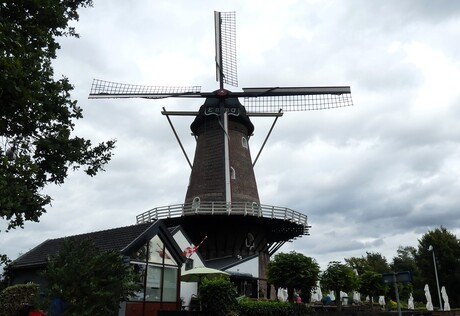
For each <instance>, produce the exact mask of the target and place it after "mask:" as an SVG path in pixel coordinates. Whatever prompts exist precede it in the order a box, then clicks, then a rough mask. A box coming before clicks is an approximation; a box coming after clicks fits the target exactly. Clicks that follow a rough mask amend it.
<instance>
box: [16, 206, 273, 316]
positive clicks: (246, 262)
mask: <svg viewBox="0 0 460 316" xmlns="http://www.w3.org/2000/svg"><path fill="white" fill-rule="evenodd" d="M160 209H161V208H159V209H156V210H157V211H159V210H160ZM171 211H172V209H171ZM150 214H152V211H150ZM173 214H174V213H171V214H170V215H173ZM144 216H145V214H144ZM138 219H139V218H138ZM66 238H68V239H72V240H75V241H82V240H85V239H89V240H92V241H93V242H94V244H95V246H96V247H97V248H98V249H100V250H101V251H106V250H115V251H118V252H119V253H120V254H121V255H123V256H124V258H126V259H127V260H128V261H129V262H130V264H131V265H134V266H135V267H136V269H137V270H138V271H143V273H144V274H143V280H145V282H144V284H143V286H142V287H143V290H141V291H139V292H138V293H136V295H134V296H132V297H131V299H130V300H129V301H127V302H123V304H121V309H120V313H119V315H120V316H138V315H142V310H144V312H147V311H150V312H151V313H153V315H156V313H157V311H158V310H179V309H183V308H193V305H194V302H195V301H196V300H195V298H196V296H197V290H198V286H197V283H189V282H181V281H180V276H181V274H182V273H183V272H185V271H187V270H189V269H192V268H193V267H198V266H207V267H211V268H215V269H219V270H221V271H226V272H227V273H229V274H230V279H231V280H232V281H233V282H234V283H235V285H236V287H237V289H238V294H239V295H240V296H242V295H245V296H248V297H259V296H266V293H270V291H268V292H267V290H266V289H267V287H266V279H265V278H263V277H261V276H260V274H259V271H260V268H259V264H260V262H259V256H258V255H257V254H252V255H247V256H244V257H243V256H237V257H236V258H233V257H231V256H228V257H222V258H214V259H210V260H205V259H204V258H203V256H202V255H201V254H200V249H201V247H202V246H203V245H205V243H206V242H207V241H208V239H206V240H205V241H204V242H203V244H202V245H201V246H200V247H199V248H198V249H197V248H196V247H194V246H193V243H192V241H191V240H190V237H189V236H188V234H187V232H186V231H185V230H184V229H183V228H182V227H181V226H169V227H168V226H167V225H166V223H165V221H164V220H162V219H150V220H149V221H144V222H140V223H137V224H135V225H131V226H125V227H118V228H113V229H107V230H102V231H96V232H90V233H85V234H80V235H75V236H68V237H61V238H56V239H50V240H46V241H43V242H42V243H40V244H39V245H37V246H36V247H34V248H33V249H31V250H30V251H28V252H26V253H25V254H23V255H21V256H20V257H18V258H17V259H16V260H14V261H13V263H12V265H11V268H10V270H9V272H10V280H9V283H10V285H14V284H25V283H35V284H39V285H40V287H41V288H42V289H45V287H46V283H47V281H46V279H44V277H43V276H42V274H41V271H43V269H44V268H45V267H46V264H47V262H48V260H49V258H51V257H53V256H55V255H57V254H58V253H59V250H60V249H61V247H62V245H63V243H64V241H65V239H66ZM197 245H198V244H197ZM146 249H147V251H146ZM148 249H150V250H148ZM153 249H154V250H153ZM187 250H188V251H187ZM190 250H191V251H190ZM141 253H144V254H145V253H150V254H151V255H149V256H148V257H145V256H144V257H142V258H141V257H140V256H139V254H141ZM162 254H163V255H162ZM161 271H163V273H161ZM165 271H167V273H164V272H165ZM262 284H263V286H262ZM268 295H270V294H268Z"/></svg>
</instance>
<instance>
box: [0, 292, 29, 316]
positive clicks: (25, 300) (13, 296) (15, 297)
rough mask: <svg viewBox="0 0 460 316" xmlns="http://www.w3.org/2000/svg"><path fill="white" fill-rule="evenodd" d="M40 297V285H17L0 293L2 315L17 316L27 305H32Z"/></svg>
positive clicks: (0, 311)
mask: <svg viewBox="0 0 460 316" xmlns="http://www.w3.org/2000/svg"><path fill="white" fill-rule="evenodd" d="M37 296H38V285H36V284H17V285H12V286H9V287H7V288H6V289H4V290H3V291H2V292H1V293H0V313H1V314H2V315H4V316H15V315H17V314H18V313H19V312H20V311H21V310H22V309H23V308H24V307H25V306H26V305H32V303H33V302H34V301H35V300H36V298H37Z"/></svg>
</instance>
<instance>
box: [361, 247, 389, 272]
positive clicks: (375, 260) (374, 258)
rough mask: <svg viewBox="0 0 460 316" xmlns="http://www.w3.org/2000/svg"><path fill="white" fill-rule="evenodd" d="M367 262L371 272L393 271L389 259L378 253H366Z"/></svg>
mask: <svg viewBox="0 0 460 316" xmlns="http://www.w3.org/2000/svg"><path fill="white" fill-rule="evenodd" d="M366 260H367V264H368V266H369V268H370V270H371V271H375V272H378V273H385V272H389V271H390V270H391V269H390V265H389V264H388V261H387V259H386V258H385V257H384V256H382V254H380V253H378V252H366Z"/></svg>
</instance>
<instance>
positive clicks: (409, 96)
mask: <svg viewBox="0 0 460 316" xmlns="http://www.w3.org/2000/svg"><path fill="white" fill-rule="evenodd" d="M214 10H217V11H236V14H237V22H236V24H237V58H238V77H239V86H240V87H257V86H330V85H350V86H351V90H352V96H353V101H354V106H353V107H346V108H340V109H333V110H324V111H312V112H300V113H298V112H290V113H286V114H285V115H284V116H283V117H282V118H281V119H280V120H279V121H278V123H277V125H276V127H275V130H274V132H273V134H272V136H271V137H270V139H269V142H268V144H267V146H266V147H265V149H264V151H263V153H262V155H261V157H260V158H259V160H258V162H257V165H256V168H255V172H256V177H257V180H258V187H259V194H260V200H261V203H262V204H270V205H278V206H285V207H289V208H292V209H294V210H296V211H299V212H302V213H304V214H306V215H308V217H309V221H310V224H311V226H312V228H311V230H310V233H311V235H310V236H304V237H302V238H299V239H297V240H296V241H294V242H292V243H288V244H286V245H285V246H284V247H283V248H282V251H290V250H296V251H298V252H302V253H304V254H305V255H307V256H311V257H313V258H315V259H316V260H317V261H318V262H319V263H320V265H321V266H322V267H325V266H326V265H327V263H328V262H329V261H332V260H339V261H340V260H343V258H349V257H352V256H362V255H365V254H366V251H369V252H379V253H381V254H383V255H384V256H386V257H387V259H388V260H389V261H390V260H391V259H392V258H393V257H394V256H395V255H396V250H397V248H398V246H400V245H402V246H409V245H412V246H417V245H418V239H419V238H420V237H421V236H422V235H423V234H424V233H426V232H428V231H429V230H432V229H435V228H437V227H439V226H440V225H443V226H444V227H446V228H447V229H448V230H449V231H451V232H452V233H454V234H456V235H457V236H460V216H459V215H458V208H459V206H460V194H459V192H460V146H459V145H460V124H459V119H460V89H459V84H460V64H459V59H458V57H459V56H460V41H459V40H458V39H459V38H460V19H459V17H460V2H458V1H427V0H417V1H416V0H407V1H399V0H386V1H366V0H348V1H338V0H337V1H327V0H326V1H325V0H321V1H319V0H318V1H314V0H310V1H294V0H290V1H288V0H286V1H267V0H264V1H221V0H219V1H182V0H181V1H169V0H168V1H166V0H164V1H162V0H160V1H147V0H143V1H140V0H138V1H122V0H95V1H94V7H93V8H87V9H83V10H81V11H80V13H81V16H80V21H79V22H78V23H76V24H75V26H76V28H77V31H78V32H79V33H80V36H81V38H80V39H61V41H60V42H61V44H62V49H61V51H60V53H59V55H58V59H57V60H56V63H55V73H56V76H61V75H66V76H68V77H69V78H70V81H71V82H72V83H73V84H74V85H75V89H74V94H73V97H74V98H75V99H76V100H78V104H79V105H80V106H81V107H82V108H83V110H84V119H82V120H80V121H79V122H78V124H77V127H76V129H75V132H76V134H78V135H79V136H84V137H87V138H91V139H92V140H93V142H95V143H97V142H100V141H104V140H108V139H117V148H116V150H115V152H114V154H115V155H114V157H113V159H112V161H111V162H110V164H109V165H108V166H107V167H106V172H105V173H102V174H99V175H98V176H96V177H94V178H90V177H88V176H86V175H85V174H84V173H83V172H81V171H80V172H75V173H72V174H71V175H70V176H69V178H68V180H67V182H66V183H65V184H64V185H62V186H50V187H48V188H47V190H46V192H47V193H48V194H50V195H51V196H52V197H53V199H54V200H53V205H52V207H50V208H48V212H47V213H46V214H45V215H43V216H42V217H41V221H40V223H27V224H26V225H25V228H24V229H18V230H15V231H12V232H9V233H7V234H5V233H3V232H2V234H1V238H0V250H1V251H0V252H6V253H7V254H8V255H9V256H10V257H11V258H13V259H14V258H16V257H17V256H18V255H19V254H21V253H24V252H26V251H28V250H29V249H31V248H32V247H34V246H36V245H37V244H38V243H40V242H42V241H44V240H46V239H48V238H57V237H63V236H69V235H73V234H78V233H85V232H91V231H96V230H101V229H107V228H113V227H119V226H125V225H130V224H134V223H135V216H136V215H138V214H140V213H142V212H144V211H147V210H149V209H151V208H154V207H158V206H164V205H171V204H180V203H183V202H184V197H185V191H186V188H187V182H188V177H189V173H190V168H189V166H188V165H187V162H186V160H185V158H184V156H183V155H182V152H181V150H180V148H179V146H178V144H177V142H176V140H175V138H174V135H173V133H172V131H171V129H170V127H169V125H168V122H167V120H166V118H165V117H164V116H162V115H161V113H160V111H161V109H162V107H166V109H167V110H196V109H197V108H198V106H199V105H200V102H199V101H198V100H190V99H185V100H184V99H182V100H181V99H166V100H150V101H149V100H142V99H129V100H116V99H114V100H88V99H87V96H88V93H89V90H90V87H91V82H92V79H93V78H99V79H105V80H109V81H116V82H124V83H131V84H145V85H171V86H179V85H186V86H190V85H201V86H202V91H212V90H215V89H216V88H217V83H216V82H215V81H214V78H215V74H214V71H215V69H214V26H213V25H214V24H213V23H214V22H213V11H214ZM232 89H233V88H232ZM233 90H234V91H235V90H236V91H240V88H235V89H233ZM253 122H254V124H255V127H256V130H255V135H254V137H253V138H251V141H250V146H251V149H252V154H253V157H255V155H256V153H257V152H258V151H259V149H260V146H261V144H262V142H263V140H264V138H265V135H266V133H267V131H268V129H269V127H270V125H271V123H272V119H261V118H254V119H253ZM173 123H174V125H175V127H176V128H177V130H178V132H179V134H180V136H181V139H182V141H183V142H184V144H185V147H186V150H187V153H188V155H189V156H190V157H193V154H194V139H193V138H192V137H191V136H190V130H189V125H190V123H191V118H190V117H185V118H178V117H173ZM2 226H3V227H4V226H5V225H4V223H3V224H2ZM3 227H2V228H3Z"/></svg>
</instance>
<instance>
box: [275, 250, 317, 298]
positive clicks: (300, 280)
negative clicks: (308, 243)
mask: <svg viewBox="0 0 460 316" xmlns="http://www.w3.org/2000/svg"><path fill="white" fill-rule="evenodd" d="M319 272H320V269H319V265H318V263H317V262H316V260H315V259H313V258H310V257H306V256H304V255H303V254H301V253H297V252H295V251H292V252H290V253H282V252H281V253H279V254H277V255H275V257H274V259H273V260H272V261H270V262H269V263H268V266H267V279H268V282H270V283H272V284H274V285H275V287H276V288H278V287H283V288H287V289H288V294H289V297H290V298H292V297H293V296H292V295H293V293H294V288H295V289H297V290H302V292H304V293H310V292H311V288H312V287H314V286H315V284H316V282H317V281H318V278H319Z"/></svg>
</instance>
